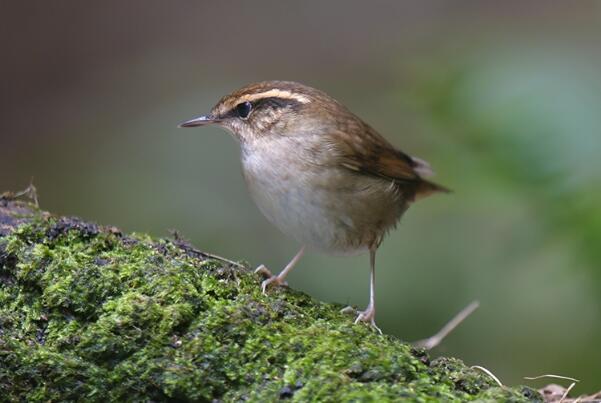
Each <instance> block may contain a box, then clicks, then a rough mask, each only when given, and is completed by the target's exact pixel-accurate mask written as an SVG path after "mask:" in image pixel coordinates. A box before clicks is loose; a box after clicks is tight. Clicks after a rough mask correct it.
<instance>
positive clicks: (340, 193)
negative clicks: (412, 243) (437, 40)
mask: <svg viewBox="0 0 601 403" xmlns="http://www.w3.org/2000/svg"><path fill="white" fill-rule="evenodd" d="M287 162H288V164H285V165H284V164H281V165H280V164H275V165H274V163H273V161H271V164H268V165H266V164H261V165H259V166H260V168H259V169H257V166H252V164H251V166H249V164H245V166H244V168H245V169H244V176H245V179H246V182H247V184H248V187H249V191H250V194H251V197H252V198H253V200H254V201H255V203H256V204H257V206H258V207H259V209H260V210H261V212H262V213H263V214H264V215H265V216H266V217H267V219H268V220H269V221H270V222H271V223H272V224H274V225H275V226H276V227H277V228H278V229H279V230H280V231H282V232H283V233H284V234H286V235H289V236H291V237H293V238H295V239H296V240H297V241H298V242H300V243H301V244H303V245H306V246H309V247H311V248H314V249H319V250H322V251H325V252H329V253H336V254H352V253H360V252H363V251H365V250H366V249H367V248H369V247H370V246H372V245H374V244H376V243H378V242H379V241H380V240H381V237H382V236H383V235H384V233H385V232H386V231H387V230H388V229H390V228H391V227H393V226H394V225H395V224H396V222H397V220H398V218H399V217H400V215H401V213H402V211H403V208H402V203H401V202H400V200H399V197H398V194H396V193H395V192H394V191H393V190H392V186H390V183H386V182H385V181H383V180H380V179H377V178H371V177H363V176H354V175H349V173H348V172H343V171H337V170H335V169H332V168H328V169H327V170H325V171H324V170H323V169H315V168H307V167H302V168H301V167H298V166H294V165H293V164H292V165H291V164H290V163H289V162H290V161H287Z"/></svg>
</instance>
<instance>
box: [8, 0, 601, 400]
mask: <svg viewBox="0 0 601 403" xmlns="http://www.w3.org/2000/svg"><path fill="white" fill-rule="evenodd" d="M0 7H1V8H0V45H1V46H0V49H2V53H1V56H0V57H1V63H0V191H3V190H8V189H12V190H17V189H21V188H24V187H26V186H27V184H28V183H29V180H30V177H32V176H33V177H34V178H35V185H36V186H37V188H38V190H39V194H40V202H41V205H42V207H43V208H44V209H47V210H50V211H52V212H56V213H60V214H67V215H78V216H82V217H84V218H86V219H89V220H94V221H97V222H100V223H104V224H113V225H117V226H119V227H121V228H123V229H125V230H127V231H147V232H150V233H152V234H154V235H155V236H168V230H169V229H178V230H179V231H180V232H181V233H182V234H183V235H184V236H185V237H187V238H188V239H190V240H191V241H192V242H193V243H194V244H195V245H196V246H197V247H199V248H200V249H203V250H206V251H210V252H213V253H217V254H220V255H224V256H227V257H230V258H233V259H241V260H246V261H248V262H249V263H250V264H252V265H258V264H259V263H264V264H266V265H268V266H269V267H271V268H272V269H274V270H279V269H280V268H281V267H282V266H283V265H284V264H285V263H286V262H287V261H288V259H289V258H290V257H291V256H292V255H293V254H294V253H295V252H296V249H297V245H295V244H294V242H293V241H291V240H288V239H286V238H285V237H283V236H281V235H280V234H279V233H278V232H277V230H275V229H274V228H272V227H271V226H270V225H269V224H268V223H267V221H266V220H265V219H264V218H263V217H262V216H261V215H260V213H259V211H258V210H257V209H256V208H255V206H254V205H253V203H252V201H251V200H250V199H249V196H248V195H247V193H246V190H245V188H244V183H243V180H242V178H241V175H240V172H239V171H240V163H239V158H238V152H239V151H238V145H237V144H236V142H235V141H234V140H233V139H232V138H231V137H230V136H229V135H228V134H226V133H225V132H222V131H220V130H219V129H217V128H203V129H202V130H200V129H199V130H191V129H188V130H181V129H177V128H176V125H177V124H178V123H179V122H181V121H183V120H185V119H188V118H191V117H195V116H197V115H199V114H201V113H204V112H206V111H208V110H209V108H210V107H211V106H212V105H213V104H214V102H215V101H216V100H217V99H218V98H219V97H220V96H221V95H223V94H225V93H228V92H229V91H231V90H233V89H236V88H237V87H240V86H242V85H244V84H246V83H249V82H253V81H259V80H265V79H287V80H296V81H301V82H304V83H306V84H309V85H312V86H315V87H318V88H321V89H323V90H325V91H326V92H328V93H330V94H332V95H333V96H335V97H336V98H337V99H339V100H340V101H342V102H343V103H345V104H346V105H347V106H349V107H350V109H351V110H353V111H355V112H356V113H358V114H359V115H360V116H361V117H363V118H364V119H365V120H366V121H368V122H369V123H371V124H372V125H373V126H374V127H375V128H376V129H378V130H379V131H380V132H381V133H383V134H384V135H385V136H386V137H388V138H389V139H390V140H391V141H392V142H393V143H394V144H395V145H397V146H399V147H400V148H402V149H403V150H405V151H407V152H409V153H411V154H413V155H417V156H419V157H422V158H424V159H427V160H428V161H430V162H431V164H432V165H433V167H434V168H435V169H436V171H437V173H438V175H437V177H436V180H437V181H438V182H440V183H442V184H445V185H447V186H449V187H451V188H452V189H454V190H455V192H454V193H453V194H452V195H449V196H446V195H442V196H436V197H432V198H429V199H427V200H425V201H422V202H420V203H418V204H416V205H415V206H414V207H412V208H411V209H410V210H409V212H408V213H407V214H406V216H405V217H404V219H403V221H402V223H401V225H400V226H399V228H398V229H397V230H396V231H394V232H393V233H392V234H390V236H389V237H388V238H387V239H386V241H385V242H384V244H383V246H382V247H381V249H380V252H379V255H378V284H377V305H378V320H379V325H380V326H381V328H382V329H383V330H384V331H385V332H386V333H390V334H394V335H396V336H399V337H401V338H403V339H405V340H409V341H411V340H417V339H421V338H424V337H426V336H428V335H430V334H432V333H434V332H435V331H437V330H438V328H439V327H440V326H442V325H443V324H444V323H445V322H446V321H447V320H448V319H449V318H450V317H451V316H453V315H454V314H455V313H456V312H457V311H459V310H460V309H461V308H463V307H464V306H466V305H467V304H468V303H469V302H470V301H472V300H474V299H478V300H480V302H481V308H480V309H479V310H478V311H477V312H476V313H475V314H474V315H473V316H471V317H470V318H469V319H468V320H467V321H466V322H465V323H464V324H463V325H461V327H460V328H458V329H457V330H456V331H455V332H454V333H453V334H452V335H451V336H449V337H448V339H446V340H445V342H444V343H443V345H442V346H440V347H438V348H437V349H436V350H435V352H434V353H435V354H451V355H456V356H459V357H461V358H463V359H464V360H465V361H466V362H467V363H468V364H471V365H482V366H485V367H487V368H489V369H490V370H491V371H493V372H494V373H495V374H496V375H497V376H498V377H499V378H500V379H501V380H503V381H504V382H505V383H509V384H515V383H527V384H529V385H531V386H534V387H536V386H540V385H542V384H544V383H548V382H549V380H545V381H540V382H535V381H526V380H524V379H523V377H524V376H534V375H540V374H545V373H555V374H561V375H566V376H572V377H575V378H578V379H580V380H581V382H580V384H579V385H578V386H577V389H576V391H577V392H586V391H588V392H591V391H593V390H596V389H599V388H601V352H600V347H599V341H600V334H601V321H600V318H601V292H600V290H601V57H600V55H601V53H600V51H601V3H599V2H587V1H581V2H561V1H546V2H542V1H537V2H532V1H506V2H475V1H473V2H472V1H414V2H395V1H370V2H363V1H330V2H320V1H303V2H280V1H262V2H243V1H227V2H202V1H169V2H167V1H160V0H153V1H129V2H122V1H117V0H110V1H103V2H80V1H75V0H73V1H54V2H39V1H38V2H35V1H19V2H17V1H13V2H9V1H2V2H1V3H0ZM289 282H290V284H291V285H292V286H293V287H295V288H298V289H300V290H304V291H306V292H307V293H309V294H311V295H312V296H314V297H315V298H317V299H320V300H325V301H336V302H339V303H350V304H355V305H358V306H359V307H363V306H364V305H365V304H366V303H367V297H368V264H367V257H366V256H363V257H361V256H360V257H345V258H340V257H328V256H320V255H309V256H307V257H306V258H304V259H303V260H302V262H301V264H300V265H299V267H298V269H297V270H296V271H294V272H293V273H292V275H291V276H290V281H289ZM349 320H350V319H349Z"/></svg>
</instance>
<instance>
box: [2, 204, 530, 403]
mask: <svg viewBox="0 0 601 403" xmlns="http://www.w3.org/2000/svg"><path fill="white" fill-rule="evenodd" d="M5 204H6V203H5ZM19 206H20V208H21V210H20V214H23V213H22V209H23V205H19ZM8 207H10V206H8ZM8 207H7V208H5V209H3V210H0V222H2V221H1V220H2V219H1V217H2V214H5V215H6V214H8V213H7V211H8V210H10V209H9V208H8ZM5 222H8V219H5ZM11 225H12V226H9V227H10V228H9V230H7V229H6V227H7V226H5V227H4V231H3V232H1V233H0V234H2V235H0V393H2V395H3V396H4V397H7V398H8V400H27V401H49V400H53V401H59V400H61V401H62V400H69V399H71V400H72V399H82V398H85V399H86V400H89V401H101V400H107V399H109V400H128V401H134V400H155V401H157V400H158V401H164V400H185V401H211V400H214V399H220V400H223V401H238V400H250V401H260V402H264V401H274V400H279V399H291V400H293V401H307V400H323V401H366V402H369V401H373V402H376V401H377V402H380V401H395V400H399V399H402V398H405V399H408V400H413V401H441V400H444V401H467V400H480V401H516V402H517V401H528V400H536V399H537V398H538V396H537V395H536V394H535V392H532V391H531V390H518V389H501V388H498V387H494V383H493V382H492V381H491V379H489V377H487V376H486V375H485V374H482V373H480V372H477V371H474V370H471V369H469V368H467V367H466V366H465V365H464V364H463V363H462V362H461V361H459V360H456V359H452V358H443V359H437V360H434V361H433V362H430V360H429V358H428V356H427V355H426V354H425V353H424V352H423V351H421V350H416V349H414V348H412V347H411V346H409V345H408V344H405V343H403V342H401V341H400V340H398V339H395V338H392V337H389V336H381V335H379V334H377V333H376V332H374V331H372V330H371V329H369V328H368V327H366V326H361V325H353V324H352V321H351V320H349V318H348V317H347V316H345V315H342V314H340V313H339V309H340V307H339V306H336V305H332V304H324V303H320V302H318V301H315V300H313V299H311V298H310V297H308V296H307V295H305V294H303V293H300V292H297V291H294V290H291V289H276V290H273V291H272V292H271V293H270V294H269V295H268V296H264V295H262V294H261V292H260V288H259V280H260V279H259V278H258V277H257V276H256V275H255V274H253V273H252V272H251V271H250V270H247V269H242V268H239V267H235V266H232V265H230V264H227V263H224V262H222V261H218V260H213V259H209V258H207V257H206V256H205V255H203V254H202V253H201V252H198V251H196V250H194V249H192V248H191V247H190V246H189V245H186V244H184V243H182V242H180V241H173V240H166V239H162V240H155V239H152V238H149V237H148V236H144V235H123V234H121V233H120V232H119V231H118V230H116V229H114V228H108V227H101V226H97V225H94V224H89V223H85V222H82V221H80V220H77V219H68V218H56V217H52V216H49V215H47V214H42V213H40V212H39V211H37V210H31V212H30V214H29V215H28V216H27V217H26V220H19V221H18V222H17V223H16V224H14V221H13V224H11Z"/></svg>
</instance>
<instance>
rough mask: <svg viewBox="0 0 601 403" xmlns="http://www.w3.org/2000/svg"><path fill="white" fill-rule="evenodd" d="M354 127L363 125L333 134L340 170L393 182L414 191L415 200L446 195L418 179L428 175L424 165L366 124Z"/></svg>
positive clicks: (444, 189)
mask: <svg viewBox="0 0 601 403" xmlns="http://www.w3.org/2000/svg"><path fill="white" fill-rule="evenodd" d="M355 124H361V125H363V127H362V129H363V130H346V131H345V132H337V133H333V137H334V144H336V148H337V151H338V153H339V158H340V160H339V163H340V164H341V165H342V166H344V167H345V168H347V169H350V170H352V171H354V172H359V173H362V174H365V175H373V176H378V177H381V178H386V179H390V180H393V181H394V182H396V183H398V184H399V185H401V186H402V185H408V186H410V187H411V188H413V189H414V191H415V195H416V196H417V197H424V196H427V195H429V194H432V193H436V192H449V190H448V189H446V188H444V187H442V186H440V185H437V184H435V183H432V182H429V181H427V180H425V179H423V178H422V175H423V176H427V175H431V174H432V171H431V170H430V167H429V165H428V163H427V162H425V161H423V160H420V159H418V158H413V157H411V156H409V155H407V154H405V153H404V152H402V151H400V150H397V149H395V148H394V147H393V146H392V145H391V144H390V143H389V142H388V141H387V140H386V139H385V138H384V137H382V136H381V135H380V134H378V133H377V132H376V131H375V130H374V129H372V128H371V127H370V126H368V125H367V124H365V123H363V122H356V123H355ZM349 132H350V133H361V136H359V135H355V136H349V135H348V134H347V133H349Z"/></svg>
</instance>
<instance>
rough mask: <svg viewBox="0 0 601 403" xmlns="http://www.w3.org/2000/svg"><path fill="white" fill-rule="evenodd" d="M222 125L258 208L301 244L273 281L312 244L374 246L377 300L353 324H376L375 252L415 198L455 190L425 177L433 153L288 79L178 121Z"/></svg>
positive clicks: (339, 250)
mask: <svg viewBox="0 0 601 403" xmlns="http://www.w3.org/2000/svg"><path fill="white" fill-rule="evenodd" d="M207 124H216V125H219V126H221V127H223V128H225V129H227V130H229V131H230V132H231V133H233V135H234V137H236V138H237V139H238V140H239V141H240V144H241V147H242V169H243V174H244V179H245V180H246V184H247V185H248V190H249V191H250V194H251V196H252V198H253V199H254V201H255V203H256V204H257V206H258V207H259V209H260V210H261V212H262V213H263V214H264V215H265V216H266V217H267V219H268V220H269V221H271V223H272V224H273V225H275V226H276V227H277V228H279V229H280V230H281V231H282V232H283V233H284V234H287V235H289V236H291V237H293V238H295V239H296V240H297V241H298V242H299V243H300V244H301V245H303V246H302V247H301V249H300V251H299V252H298V253H297V254H296V256H294V258H292V260H291V261H290V263H288V265H286V267H285V268H284V270H282V271H281V272H280V274H278V275H277V276H274V275H272V274H271V272H270V271H269V270H268V269H267V268H266V267H265V266H263V265H261V266H259V268H258V269H257V271H258V272H261V273H263V274H264V275H266V276H267V279H266V280H265V281H263V283H262V285H261V286H262V290H263V293H265V292H266V290H267V287H268V286H271V285H282V284H286V283H285V281H284V279H285V277H286V275H288V273H289V272H290V271H291V270H292V268H293V267H294V266H295V265H296V263H297V262H298V260H299V259H300V258H301V256H302V255H303V253H304V251H305V247H308V248H313V249H317V250H321V251H325V252H329V253H335V254H356V253H361V252H366V251H369V253H370V268H371V272H370V299H369V305H368V306H367V309H366V310H365V311H361V312H358V316H357V319H356V320H355V323H358V322H360V321H363V322H367V323H369V324H371V325H372V326H374V327H375V328H376V329H377V330H378V331H379V330H380V329H378V327H377V326H376V324H375V312H376V306H375V291H374V288H375V256H376V250H377V248H378V246H379V245H380V243H381V242H382V239H383V238H384V235H386V233H387V232H388V231H389V230H390V229H392V228H394V227H395V226H396V224H397V222H398V221H399V219H400V217H401V215H402V214H403V213H404V212H405V211H406V210H407V208H408V207H409V205H410V204H411V203H412V202H413V201H415V200H417V199H419V198H421V197H424V196H427V195H430V194H432V193H436V192H448V190H447V189H446V188H444V187H442V186H439V185H437V184H435V183H432V182H429V181H427V180H425V179H423V178H424V177H425V176H428V175H431V174H432V171H431V169H430V167H429V165H428V163H427V162H425V161H423V160H421V159H418V158H415V157H411V156H409V155H407V154H405V153H404V152H402V151H400V150H397V149H395V148H394V147H393V146H392V145H391V144H390V143H389V142H388V141H387V140H386V139H384V137H382V136H381V135H380V134H378V133H377V132H376V131H375V130H374V129H372V128H371V127H370V126H369V125H368V124H367V123H365V122H363V121H362V120H361V119H359V118H358V117H357V116H355V115H354V114H353V113H351V112H350V111H349V110H348V109H347V108H346V107H344V106H343V105H342V104H340V103H339V102H338V101H336V100H335V99H333V98H331V97H329V96H328V95H326V94H325V93H323V92H322V91H319V90H316V89H314V88H311V87H308V86H306V85H303V84H299V83H295V82H290V81H265V82H261V83H256V84H250V85H248V86H246V87H244V88H242V89H239V90H238V91H235V92H234V93H232V94H230V95H226V96H225V97H223V98H222V99H221V100H220V101H219V102H218V103H217V105H215V107H214V108H213V109H212V110H211V112H210V113H209V114H208V115H205V116H200V117H198V118H195V119H192V120H189V121H187V122H184V123H182V124H181V125H180V127H195V126H204V125H207Z"/></svg>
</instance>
